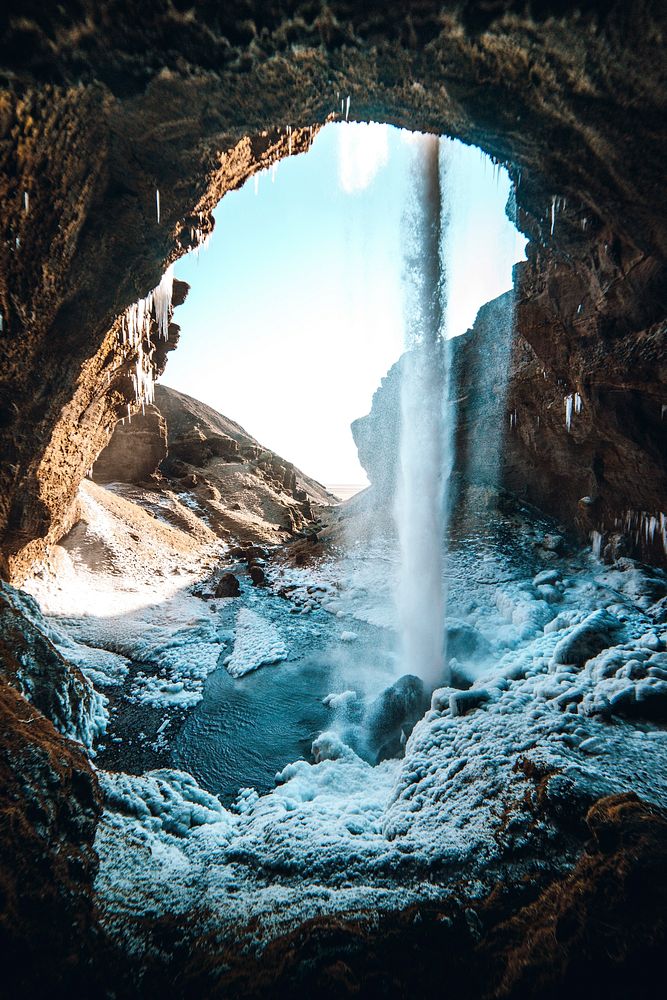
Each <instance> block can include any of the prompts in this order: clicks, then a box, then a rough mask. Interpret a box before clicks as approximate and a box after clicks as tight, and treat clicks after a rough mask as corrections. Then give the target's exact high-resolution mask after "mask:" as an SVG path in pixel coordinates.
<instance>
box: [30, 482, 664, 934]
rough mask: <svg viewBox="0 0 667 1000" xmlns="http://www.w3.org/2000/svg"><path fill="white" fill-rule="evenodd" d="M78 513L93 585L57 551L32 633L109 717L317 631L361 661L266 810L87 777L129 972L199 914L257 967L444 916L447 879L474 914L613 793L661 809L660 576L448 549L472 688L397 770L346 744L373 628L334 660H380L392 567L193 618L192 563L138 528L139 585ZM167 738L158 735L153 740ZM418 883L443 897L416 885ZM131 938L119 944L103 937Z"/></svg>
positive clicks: (73, 560) (435, 717)
mask: <svg viewBox="0 0 667 1000" xmlns="http://www.w3.org/2000/svg"><path fill="white" fill-rule="evenodd" d="M82 498H83V500H82V502H83V507H84V512H85V515H86V517H87V518H88V521H89V535H90V539H91V540H92V543H93V544H94V545H95V546H96V552H98V554H100V560H101V562H102V564H103V565H104V566H105V567H106V569H105V572H104V573H100V571H99V567H98V571H97V573H96V574H93V573H92V572H91V571H90V569H89V568H88V567H86V565H85V563H84V562H83V561H82V557H81V553H78V554H77V552H76V551H72V552H71V553H70V554H69V555H65V554H61V557H60V560H61V561H60V563H59V565H58V572H57V574H56V575H55V577H54V578H47V577H44V578H43V579H41V580H40V579H39V578H37V579H35V580H33V581H32V583H31V588H32V590H33V593H35V594H36V595H37V596H38V597H39V599H40V601H41V602H42V608H43V611H47V612H48V614H47V615H46V616H44V615H42V616H41V617H40V622H41V624H40V627H41V629H42V630H43V631H44V632H45V634H46V633H48V635H49V636H50V641H51V642H54V643H55V644H57V646H58V648H59V649H60V650H61V651H62V652H63V655H65V656H66V657H67V658H68V659H69V660H70V662H76V663H78V664H79V665H80V667H81V669H82V670H83V671H84V672H85V673H86V675H87V676H88V677H89V678H91V679H92V680H93V683H94V684H96V685H97V684H99V685H101V686H107V687H111V688H113V687H114V686H115V687H116V688H118V685H119V684H121V683H123V684H124V690H126V691H127V697H129V698H131V699H133V700H135V701H136V702H137V703H139V704H147V705H150V706H155V707H159V708H162V709H164V711H165V712H170V711H171V710H175V709H178V708H183V707H191V706H193V705H195V704H196V703H197V701H198V700H199V699H200V698H201V696H202V692H203V688H204V684H205V682H206V678H207V676H208V675H209V673H210V672H211V671H212V670H215V669H220V667H221V666H222V663H223V661H224V660H225V659H226V658H229V659H228V662H227V664H226V668H227V670H228V671H229V672H230V673H231V675H232V676H233V677H241V676H243V675H244V674H245V673H246V672H247V671H249V670H254V669H257V667H259V666H260V665H262V664H264V663H272V662H277V661H278V660H280V659H285V658H287V656H288V652H289V651H288V648H287V642H286V640H290V641H292V636H294V637H295V638H294V639H293V643H294V644H295V643H296V641H297V637H299V636H301V635H302V634H303V633H305V632H306V631H308V632H309V634H310V635H316V634H318V629H320V628H321V624H322V622H323V621H325V622H326V628H324V629H323V630H322V631H323V632H324V633H325V634H329V635H331V637H332V650H333V653H332V655H336V656H341V657H342V656H344V655H345V656H350V657H358V659H357V660H355V674H354V677H352V675H350V676H347V675H346V676H345V677H344V678H343V677H340V676H336V679H335V680H334V681H332V685H331V686H332V687H333V690H332V691H331V693H330V694H328V695H327V696H326V697H325V698H324V699H323V701H324V704H325V705H326V706H327V708H328V709H330V713H329V714H328V715H327V717H326V723H325V725H326V731H324V732H322V733H319V734H317V733H314V734H313V736H314V739H313V741H312V748H311V752H310V754H309V755H308V757H309V759H308V760H306V759H300V760H295V761H292V762H291V763H289V764H287V765H286V766H285V767H283V768H281V770H280V771H279V773H278V774H277V775H276V786H275V788H273V789H272V790H271V791H269V792H268V793H266V794H262V795H260V794H259V793H258V791H257V790H256V789H253V788H249V787H243V788H240V789H239V792H238V795H237V797H236V800H235V801H234V804H233V806H231V807H230V808H225V807H224V806H223V805H222V804H221V803H220V801H219V800H218V799H217V798H216V796H215V795H212V794H211V793H210V792H209V791H206V790H205V789H204V788H202V787H200V786H199V785H198V783H197V782H196V780H195V778H194V777H192V776H191V775H188V774H185V773H184V772H182V771H176V770H171V769H165V770H161V771H153V772H149V773H148V774H145V775H142V776H134V775H125V774H109V773H106V772H103V771H100V772H99V775H100V780H101V783H102V787H103V790H104V794H105V808H104V813H103V817H102V821H101V823H100V825H99V828H98V833H97V838H96V843H95V849H96V851H97V852H98V854H99V857H100V869H99V875H98V878H97V883H96V888H97V892H98V899H99V904H100V908H101V913H102V920H103V922H104V924H105V927H106V929H107V930H108V931H109V932H110V933H112V934H115V933H122V935H123V938H122V939H123V941H124V942H125V944H126V945H127V947H128V948H137V949H141V947H143V943H142V941H143V938H142V934H143V931H142V927H144V926H145V921H146V918H149V919H150V920H153V919H158V918H159V917H160V915H167V914H169V915H170V916H174V915H176V916H177V917H178V916H179V915H182V918H183V926H184V927H187V928H188V932H190V931H192V933H196V932H197V928H198V926H200V924H198V921H200V919H204V918H203V917H202V918H200V917H199V916H198V914H207V916H206V918H205V919H206V921H208V923H207V925H206V927H207V930H212V931H214V932H215V933H220V934H222V935H224V934H227V935H229V936H230V938H232V939H233V940H234V941H235V943H237V944H238V946H239V947H247V948H249V949H261V948H262V947H265V946H266V943H267V942H268V941H270V940H271V939H272V938H273V937H274V936H275V935H277V934H279V933H282V932H284V931H286V930H288V929H290V928H292V927H293V926H294V924H295V922H296V921H300V920H305V919H309V918H312V917H313V916H315V915H317V914H335V913H340V912H349V911H351V910H354V911H357V912H358V911H360V910H371V911H372V912H377V911H379V910H384V909H391V908H397V907H401V908H402V907H405V906H407V905H409V904H410V903H413V902H423V901H425V900H434V899H442V898H443V897H444V896H445V895H447V893H448V892H450V891H451V886H452V882H451V880H450V879H449V876H448V875H447V871H448V870H450V869H449V866H451V870H452V871H453V872H454V873H455V874H454V876H453V878H456V879H457V880H460V879H461V878H463V879H464V880H465V881H466V883H467V884H468V887H469V888H468V890H467V891H468V892H470V893H471V894H472V895H473V896H474V894H475V893H479V894H484V893H486V892H488V891H489V888H490V884H489V881H488V880H489V879H491V880H493V878H494V877H496V876H494V874H493V873H494V868H493V866H494V865H495V866H496V868H495V872H496V875H497V870H498V866H499V865H500V866H502V869H503V871H504V872H505V873H506V874H507V873H508V877H511V875H512V870H511V866H512V865H513V864H517V865H519V864H520V863H521V862H520V861H519V860H517V861H514V860H512V859H514V858H517V859H519V858H521V857H523V858H525V857H531V856H535V855H534V852H536V851H537V850H538V848H539V851H541V852H544V850H545V848H544V844H545V843H549V839H550V838H551V837H554V836H556V834H555V831H554V829H553V826H552V825H551V824H552V819H550V816H551V817H552V816H553V815H555V814H556V813H560V814H562V813H563V812H568V811H569V810H572V809H575V808H579V807H580V805H581V803H582V802H592V801H594V800H595V798H596V797H598V796H600V795H605V794H611V793H616V792H626V791H633V792H635V793H636V794H637V795H639V796H640V797H642V798H644V799H646V800H647V801H648V802H650V803H655V804H657V805H664V803H665V801H667V736H666V735H665V732H664V727H663V725H662V723H663V720H664V719H665V717H666V716H667V624H666V623H665V622H664V614H663V612H664V603H663V602H664V599H665V595H666V594H667V580H666V578H665V575H664V574H663V573H661V572H660V571H659V570H649V569H647V568H646V567H642V566H641V565H639V564H638V563H636V562H634V561H632V560H629V559H622V560H618V561H617V562H616V563H615V564H614V565H613V566H606V565H603V564H602V563H601V562H600V561H599V560H597V559H594V558H593V557H592V556H591V554H590V552H588V551H586V552H581V553H572V552H571V551H570V552H568V551H567V550H566V549H564V545H563V539H562V537H561V536H560V535H559V534H558V532H557V531H556V530H554V527H553V526H552V525H548V524H544V523H542V522H533V521H531V520H530V519H529V518H528V517H527V516H526V517H524V516H521V517H518V516H517V517H516V518H515V519H514V520H512V521H510V522H508V523H507V524H504V525H503V526H502V537H503V538H507V537H510V538H511V545H510V546H509V547H507V546H506V547H505V548H503V546H502V545H499V544H498V543H497V540H496V538H495V536H494V535H493V533H492V532H490V533H489V535H488V537H486V536H485V537H484V538H481V539H479V538H475V539H473V540H472V541H470V540H466V541H465V543H461V544H460V545H459V546H458V547H457V549H456V552H455V554H454V556H453V557H452V559H451V560H450V564H449V567H448V590H449V604H448V615H449V620H450V622H451V623H454V622H458V623H462V624H463V625H465V627H466V628H469V629H470V630H471V633H472V632H474V633H475V634H477V633H479V635H480V636H481V637H482V640H483V641H482V642H481V643H480V644H479V656H478V657H477V658H476V659H475V661H474V663H472V664H469V663H467V662H466V663H465V664H463V667H465V670H466V677H467V682H468V683H469V684H470V687H469V688H468V689H467V690H465V691H463V690H459V689H457V688H456V687H453V686H446V687H443V686H440V687H438V688H436V690H435V691H434V692H433V694H432V697H431V705H430V709H429V711H427V712H426V714H425V716H424V717H423V719H422V720H421V721H419V722H418V723H417V725H416V726H415V728H414V730H413V731H412V733H411V735H410V736H409V738H408V740H407V742H406V744H405V756H404V758H403V759H401V760H387V761H383V762H382V763H380V764H378V765H376V766H372V765H371V764H369V763H368V762H367V761H365V760H363V759H362V758H361V757H360V756H359V755H358V754H357V753H356V752H355V750H354V748H353V747H352V746H351V745H350V743H352V742H354V740H352V739H351V738H350V737H349V735H348V732H347V730H346V726H348V725H351V721H350V720H351V719H353V718H354V717H355V713H357V712H360V711H361V710H362V708H363V704H364V698H365V696H367V694H368V692H369V691H370V690H371V689H370V687H368V686H367V685H369V684H370V683H371V680H372V679H370V680H369V677H368V667H367V664H366V663H365V661H364V656H365V652H364V650H365V646H364V640H365V629H366V628H367V626H366V625H362V624H356V625H355V627H356V628H357V629H358V632H357V633H356V634H357V635H359V640H358V641H356V642H354V641H351V640H350V641H349V642H348V641H347V640H344V639H343V635H344V634H345V633H344V632H341V625H340V624H339V622H341V621H344V622H345V625H346V626H347V625H348V623H367V622H369V621H372V622H374V623H375V624H376V626H381V629H380V631H381V632H382V634H383V635H384V634H386V637H387V641H388V642H389V641H390V640H391V639H392V626H394V625H395V612H394V610H393V608H392V593H393V576H394V574H395V571H396V561H395V555H394V554H393V553H392V550H391V548H390V547H389V546H388V544H386V543H381V542H377V543H374V544H373V545H372V546H366V545H362V546H359V547H358V548H355V547H354V546H352V547H351V548H350V550H349V553H348V554H347V555H345V556H341V557H340V559H335V558H331V559H329V560H327V561H324V562H322V563H319V564H317V565H315V566H312V567H307V568H306V567H297V568H294V567H291V566H288V565H286V564H281V563H280V562H279V561H278V560H274V561H271V562H269V563H268V564H267V567H266V571H267V577H268V587H267V588H266V589H265V590H264V589H263V590H262V591H261V592H255V591H254V590H253V589H249V591H248V593H246V594H244V596H243V597H242V598H238V599H237V598H234V599H229V600H228V601H224V602H223V601H221V602H210V603H207V602H204V601H202V600H200V599H199V598H197V597H195V596H194V595H193V594H192V591H191V587H192V584H193V582H194V580H195V579H196V578H197V577H199V578H201V577H202V576H204V575H205V570H206V562H205V555H206V552H207V551H209V550H207V549H206V548H205V547H202V548H201V549H200V550H198V553H197V554H196V558H195V556H193V558H192V560H191V561H189V562H188V560H187V559H186V558H185V556H184V555H183V553H182V552H179V551H178V550H177V549H176V548H170V547H169V546H170V545H171V544H172V541H173V540H172V541H169V545H168V544H167V539H172V536H171V535H170V534H169V533H168V532H166V528H164V526H160V525H159V524H158V523H157V522H156V523H154V524H153V530H154V531H155V532H156V536H155V537H156V539H158V536H159V539H160V541H159V545H158V541H157V540H156V542H155V545H156V546H157V549H156V552H157V554H158V557H159V558H154V559H153V562H152V563H151V561H150V558H149V556H148V555H146V556H145V560H146V561H145V562H144V561H142V560H144V556H143V555H142V552H141V550H139V548H138V544H137V546H136V547H135V548H134V549H133V550H132V552H129V551H128V549H127V547H126V545H125V542H126V540H125V538H124V536H123V534H122V530H121V528H120V527H119V525H118V523H117V518H116V515H115V514H114V509H113V505H112V504H111V501H109V503H108V504H107V505H106V506H105V505H104V503H103V502H102V499H101V497H100V494H99V492H97V491H96V488H94V487H93V486H92V485H90V484H89V485H87V486H86V487H85V489H84V491H83V493H82ZM162 532H164V534H162ZM173 544H174V545H175V542H174V543H173ZM197 560H199V561H197ZM156 565H159V566H160V569H161V571H162V572H163V574H164V575H163V576H161V577H156V575H155V566H156ZM217 565H219V555H218V559H217V562H216V566H217ZM176 568H179V570H180V572H179V574H178V575H176V574H175V573H174V572H173V570H175V569H176ZM56 581H57V582H56ZM58 587H60V589H58ZM278 594H281V595H282V596H281V599H280V600H278V597H277V595H278ZM17 599H18V600H20V601H23V602H26V607H27V608H28V612H29V613H30V614H31V615H33V616H34V615H36V614H37V615H38V614H39V611H38V609H37V608H36V607H35V606H34V603H32V602H31V601H30V599H28V598H25V597H19V598H17ZM278 606H280V608H282V611H281V613H279V612H278V610H276V609H277V607H278ZM214 608H217V610H214ZM290 610H293V611H297V612H298V613H299V614H298V615H297V616H296V617H295V618H292V617H291V616H290ZM302 615H303V617H301V616H302ZM339 616H340V618H339ZM276 621H279V622H280V623H281V624H280V627H279V628H278V627H277V626H276ZM286 622H290V623H293V628H294V632H293V633H292V634H291V635H290V634H288V632H287V631H286V629H287V626H286V624H285V623H286ZM346 631H347V629H346ZM375 634H378V633H375ZM457 655H458V653H457ZM387 663H388V664H390V672H391V671H393V672H394V673H393V674H392V676H391V678H390V680H389V683H391V682H392V681H393V680H394V679H396V677H398V676H399V675H400V674H401V673H402V672H403V671H402V670H401V664H400V661H399V660H398V659H396V658H395V659H394V660H392V659H391V658H389V657H388V658H387ZM292 666H293V664H290V665H289V668H290V669H291V668H292ZM137 668H138V669H137ZM461 669H462V668H461ZM458 671H459V667H458V666H457V670H456V671H454V670H452V673H453V676H458ZM282 673H287V668H286V669H285V671H283V672H282ZM253 680H254V679H249V681H248V682H247V683H248V685H250V684H251V683H252V681H253ZM226 683H227V682H226ZM374 683H376V684H377V683H378V679H377V677H376V678H375V680H374ZM382 683H385V681H384V680H383V681H382ZM334 684H337V686H335V687H334ZM325 690H326V689H325ZM374 693H377V691H375V692H374ZM168 718H171V716H168ZM164 732H165V728H164V722H163V723H162V726H161V732H160V733H159V734H158V740H159V739H162V738H163V735H164ZM249 732H250V733H251V734H252V739H255V740H256V739H257V733H256V732H254V731H253V729H252V727H250V728H249ZM80 735H81V736H82V737H85V733H84V732H81V734H80ZM85 738H88V737H85ZM240 738H241V737H240ZM257 746H258V748H259V747H260V746H261V744H260V743H259V741H258V743H257ZM355 746H356V743H355ZM259 752H261V750H259ZM534 773H538V774H539V775H540V776H544V780H543V781H542V783H541V786H540V796H541V799H540V801H541V802H546V803H547V805H548V806H549V807H551V806H553V808H545V809H541V807H540V808H539V809H538V808H537V807H536V805H535V803H536V786H535V780H534V778H532V777H531V775H532V774H534ZM245 783H246V784H247V783H248V779H246V781H245ZM543 856H544V855H543V854H540V857H543ZM508 859H509V860H508ZM549 863H552V864H555V865H562V866H563V867H565V865H566V863H567V859H560V858H557V859H555V860H553V859H552V860H551V861H550V862H549ZM434 871H437V872H438V873H443V874H442V876H440V875H439V876H438V878H437V879H434V878H433V873H434ZM128 921H129V922H130V923H132V922H133V921H136V922H137V928H138V929H137V933H136V935H133V934H132V933H125V930H122V932H119V931H118V928H122V927H124V926H126V923H127V922H128Z"/></svg>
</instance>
